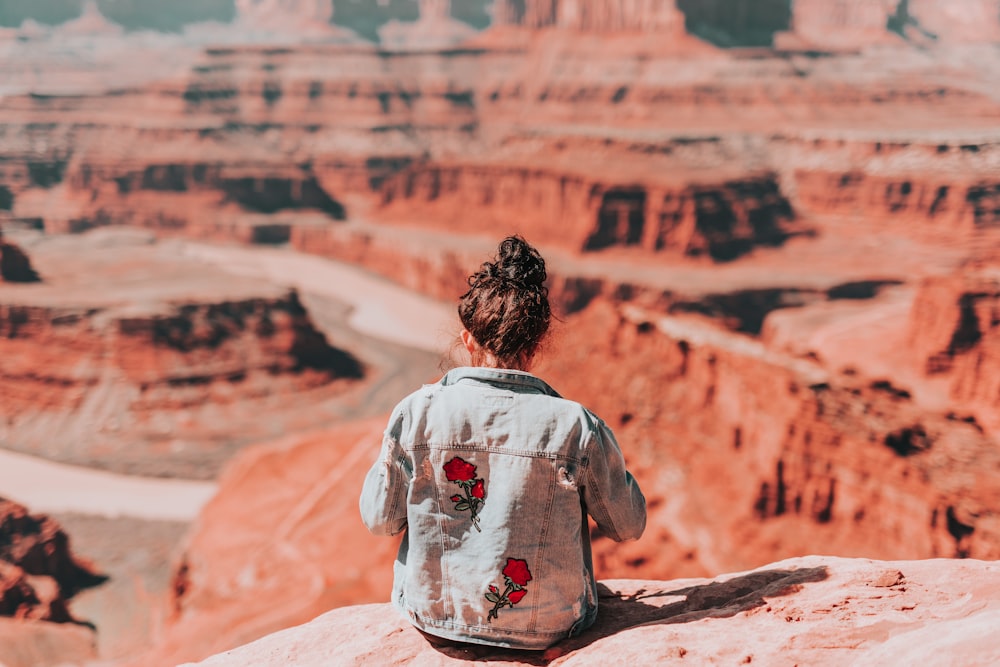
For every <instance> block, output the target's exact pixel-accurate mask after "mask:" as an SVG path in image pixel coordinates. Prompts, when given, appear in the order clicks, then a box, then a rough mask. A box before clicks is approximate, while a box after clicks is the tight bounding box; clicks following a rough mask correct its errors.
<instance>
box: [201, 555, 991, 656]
mask: <svg viewBox="0 0 1000 667" xmlns="http://www.w3.org/2000/svg"><path fill="white" fill-rule="evenodd" d="M600 604H601V611H600V614H599V616H598V621H597V623H596V624H595V626H594V627H593V628H591V629H590V630H589V631H588V632H586V633H585V634H584V635H583V636H581V637H577V638H573V639H570V640H566V641H564V642H561V643H560V644H557V645H556V646H555V647H553V648H551V649H549V650H548V651H546V652H544V653H536V652H526V651H525V652H520V651H506V650H502V649H493V648H490V647H472V648H471V649H460V648H436V647H434V646H432V645H431V644H429V643H428V642H427V640H426V639H424V638H423V637H422V636H421V635H420V634H419V633H418V632H416V631H415V630H413V629H412V628H411V627H410V626H409V624H408V623H407V622H406V621H405V620H403V619H402V618H401V617H400V616H399V615H398V614H397V613H396V612H395V611H393V610H392V609H391V608H390V606H389V605H387V604H372V605H363V606H354V607H344V608H340V609H335V610H333V611H330V612H327V613H326V614H323V615H322V616H319V617H317V618H316V619H314V620H312V621H311V622H309V623H306V624H304V625H300V626H298V627H294V628H290V629H287V630H283V631H281V632H277V633H274V634H272V635H269V636H267V637H264V638H262V639H260V640H258V641H255V642H253V643H250V644H247V645H245V646H242V647H240V648H237V649H234V650H232V651H228V652H225V653H221V654H218V655H216V656H214V657H211V658H209V659H207V660H205V661H204V662H201V663H198V664H199V665H202V666H203V667H223V666H228V665H233V666H236V665H249V664H252V665H256V666H258V667H266V666H271V665H273V666H274V667H278V666H282V667H283V666H285V665H333V664H336V665H362V664H376V663H378V664H404V663H405V664H413V665H460V664H472V663H473V662H476V661H482V660H488V661H490V662H491V663H493V664H500V665H567V666H569V665H578V666H579V665H605V664H607V663H608V660H609V659H610V658H612V657H613V658H614V660H615V662H616V664H633V665H652V664H655V665H666V664H681V663H685V664H699V665H715V664H726V665H734V664H750V663H753V664H765V665H777V664H781V665H792V664H808V665H849V664H866V665H888V664H921V665H923V666H924V667H929V666H931V665H957V664H961V665H993V664H1000V636H998V635H997V633H996V628H997V627H1000V563H996V562H986V561H974V560H943V559H938V560H923V561H895V562H886V561H873V560H867V559H847V558H834V557H827V556H808V557H804V558H793V559H789V560H784V561H781V562H778V563H774V564H771V565H767V566H764V567H761V568H758V569H756V570H752V571H749V572H742V573H736V574H729V575H723V576H720V577H717V578H715V579H714V580H709V579H682V580H674V581H636V580H609V581H604V582H602V584H601V603H600Z"/></svg>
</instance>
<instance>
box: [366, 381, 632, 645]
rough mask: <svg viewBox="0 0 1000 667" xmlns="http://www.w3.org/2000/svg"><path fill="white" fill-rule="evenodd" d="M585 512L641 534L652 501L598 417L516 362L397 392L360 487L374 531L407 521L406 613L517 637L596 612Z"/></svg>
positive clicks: (462, 636)
mask: <svg viewBox="0 0 1000 667" xmlns="http://www.w3.org/2000/svg"><path fill="white" fill-rule="evenodd" d="M588 513H589V514H590V516H592V517H593V518H594V520H595V521H596V522H597V525H598V526H599V527H600V528H601V530H602V531H603V532H604V534H606V535H607V536H609V537H611V538H612V539H613V540H616V541H622V540H627V539H633V538H638V537H639V536H640V535H641V534H642V531H643V529H644V528H645V525H646V500H645V498H644V497H643V495H642V492H641V491H640V490H639V486H638V484H637V483H636V481H635V479H634V478H633V477H632V475H631V474H630V473H629V472H627V471H626V470H625V462H624V460H623V459H622V453H621V450H620V449H619V447H618V443H617V442H616V441H615V438H614V435H613V434H612V433H611V429H609V428H608V427H607V425H605V424H604V422H603V421H601V420H600V419H599V418H598V417H596V416H595V415H594V414H593V413H591V412H590V411H589V410H587V409H586V408H584V407H582V406H581V405H580V404H579V403H574V402H573V401H569V400H566V399H563V398H561V397H560V396H559V394H557V393H556V392H555V391H554V390H553V389H552V388H551V387H549V386H548V385H547V384H546V383H545V382H543V381H542V380H540V379H538V378H537V377H535V376H533V375H531V374H529V373H525V372H521V371H513V370H497V369H489V368H457V369H454V370H452V371H450V372H449V373H447V374H446V375H445V376H444V377H443V378H442V379H441V380H440V381H438V382H437V383H435V384H431V385H425V386H424V387H422V388H421V389H419V390H418V391H416V392H414V393H413V394H411V395H409V396H407V397H406V398H405V399H403V400H402V401H401V402H400V403H399V405H397V406H396V408H395V409H394V410H393V412H392V416H391V417H390V419H389V424H388V427H387V428H386V431H385V436H384V438H383V441H382V451H381V454H380V456H379V458H378V460H377V461H376V462H375V464H374V465H373V466H372V468H371V470H370V471H369V472H368V476H367V477H366V479H365V484H364V489H363V490H362V492H361V516H362V519H363V520H364V522H365V525H366V526H368V529H369V530H370V531H371V532H372V533H374V534H377V535H395V534H397V533H400V532H402V531H404V530H406V535H404V537H403V541H402V544H401V545H400V548H399V554H398V556H397V558H396V563H395V565H394V572H393V575H394V581H393V591H392V599H393V603H394V604H395V605H396V606H397V607H398V608H399V609H400V610H401V611H402V612H403V614H405V615H406V617H407V618H408V619H409V620H410V622H411V623H412V624H413V625H415V626H416V627H417V628H419V629H421V630H423V631H424V632H427V633H428V634H432V635H436V636H439V637H444V638H447V639H453V640H458V641H465V642H472V643H479V644H490V645H495V646H504V647H509V648H521V649H543V648H546V647H548V646H550V645H552V644H554V643H555V642H557V641H559V640H560V639H563V638H565V637H568V636H572V635H575V634H577V633H579V632H581V631H582V630H584V629H586V628H587V627H589V626H590V625H591V624H592V623H593V622H594V619H595V617H596V614H597V588H596V582H595V580H594V568H593V565H592V562H591V553H590V532H589V530H588V526H587V514H588Z"/></svg>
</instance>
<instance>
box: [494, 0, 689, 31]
mask: <svg viewBox="0 0 1000 667" xmlns="http://www.w3.org/2000/svg"><path fill="white" fill-rule="evenodd" d="M493 12H494V14H493V24H494V25H496V26H504V25H518V26H523V27H526V28H535V29H537V28H548V27H553V26H558V27H560V28H568V29H572V30H580V31H594V32H615V31H622V30H624V31H656V32H659V33H660V34H661V35H662V34H670V33H671V32H673V33H680V32H683V17H682V16H681V14H680V12H678V11H677V7H676V6H675V4H674V0H639V1H627V2H615V1H613V0H562V1H561V2H560V1H559V0H526V1H524V2H518V1H515V0H500V1H499V2H497V4H496V5H495V6H494V9H493Z"/></svg>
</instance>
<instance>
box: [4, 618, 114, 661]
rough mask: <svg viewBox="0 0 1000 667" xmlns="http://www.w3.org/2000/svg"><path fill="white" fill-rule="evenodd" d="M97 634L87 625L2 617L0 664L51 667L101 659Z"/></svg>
mask: <svg viewBox="0 0 1000 667" xmlns="http://www.w3.org/2000/svg"><path fill="white" fill-rule="evenodd" d="M95 643H96V642H95V639H94V631H93V630H91V629H90V628H88V627H86V626H84V625H75V624H71V623H50V622H48V621H35V620H30V619H9V618H2V617H0V662H2V663H3V664H4V665H5V666H6V667H48V666H50V665H52V666H53V667H54V666H55V665H67V664H74V665H75V664H82V663H87V662H89V661H93V660H96V659H97V651H96V649H95Z"/></svg>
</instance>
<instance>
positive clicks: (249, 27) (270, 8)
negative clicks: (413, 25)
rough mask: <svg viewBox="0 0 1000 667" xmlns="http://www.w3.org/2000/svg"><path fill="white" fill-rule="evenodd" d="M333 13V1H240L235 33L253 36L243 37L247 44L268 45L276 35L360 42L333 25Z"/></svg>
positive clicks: (237, 9) (238, 2) (347, 32)
mask: <svg viewBox="0 0 1000 667" xmlns="http://www.w3.org/2000/svg"><path fill="white" fill-rule="evenodd" d="M333 13H334V6H333V0H236V20H235V22H234V24H233V25H232V26H231V31H233V32H236V33H241V32H242V33H247V32H249V35H247V34H244V35H243V36H242V39H241V41H244V42H245V41H257V40H262V41H265V42H266V41H268V36H274V35H285V36H292V35H294V36H296V37H297V38H298V40H307V41H315V40H321V41H337V42H346V43H351V42H356V41H360V40H358V38H357V37H356V36H355V35H354V33H353V32H351V31H350V30H348V29H347V28H344V27H341V26H336V25H333ZM248 38H249V39H248Z"/></svg>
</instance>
